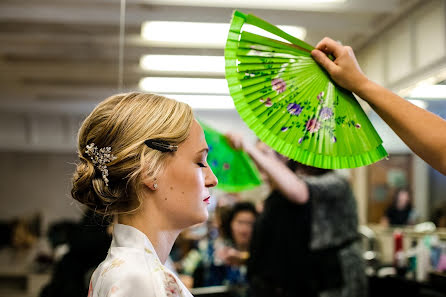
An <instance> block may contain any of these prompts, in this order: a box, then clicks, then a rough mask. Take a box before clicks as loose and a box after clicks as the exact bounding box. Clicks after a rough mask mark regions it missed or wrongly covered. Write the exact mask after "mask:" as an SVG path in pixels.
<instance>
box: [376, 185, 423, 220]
mask: <svg viewBox="0 0 446 297" xmlns="http://www.w3.org/2000/svg"><path fill="white" fill-rule="evenodd" d="M415 219H416V214H415V210H414V209H413V207H412V195H411V194H410V191H409V189H407V188H398V189H396V191H395V194H394V195H393V198H392V204H391V205H390V206H389V207H388V208H387V210H386V213H385V214H384V216H383V218H382V219H381V224H382V225H384V226H389V225H390V226H394V225H395V226H398V225H413V224H415Z"/></svg>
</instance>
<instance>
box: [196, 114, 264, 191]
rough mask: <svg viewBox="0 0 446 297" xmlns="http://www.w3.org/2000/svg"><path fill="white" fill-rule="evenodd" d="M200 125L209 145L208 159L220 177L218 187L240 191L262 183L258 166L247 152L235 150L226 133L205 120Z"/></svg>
mask: <svg viewBox="0 0 446 297" xmlns="http://www.w3.org/2000/svg"><path fill="white" fill-rule="evenodd" d="M200 125H201V127H202V128H203V131H204V135H205V138H206V142H207V144H208V147H209V153H208V158H207V161H208V164H209V166H211V168H212V171H213V172H214V174H215V176H217V178H218V185H217V188H218V189H221V190H223V191H226V192H240V191H245V190H250V189H252V188H254V187H257V186H259V185H260V184H261V183H262V181H261V178H260V174H259V172H258V170H257V168H256V166H255V165H254V163H253V161H252V160H251V159H250V158H249V156H248V155H247V154H246V153H245V152H243V151H238V150H234V149H233V148H232V147H231V146H230V145H229V143H228V141H227V140H226V137H225V136H224V135H222V134H220V133H219V132H217V131H215V130H213V129H212V128H210V127H208V126H206V125H205V124H203V122H200Z"/></svg>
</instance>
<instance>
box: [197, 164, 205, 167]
mask: <svg viewBox="0 0 446 297" xmlns="http://www.w3.org/2000/svg"><path fill="white" fill-rule="evenodd" d="M197 164H198V166H200V167H207V166H206V165H204V164H203V163H197Z"/></svg>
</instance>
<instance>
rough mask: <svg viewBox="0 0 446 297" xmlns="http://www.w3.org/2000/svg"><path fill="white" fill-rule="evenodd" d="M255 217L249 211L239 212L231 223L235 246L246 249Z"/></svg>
mask: <svg viewBox="0 0 446 297" xmlns="http://www.w3.org/2000/svg"><path fill="white" fill-rule="evenodd" d="M255 220H256V217H255V216H254V214H253V213H252V212H250V211H247V210H243V211H239V212H238V213H237V214H236V215H235V216H234V218H233V219H232V221H231V232H232V238H233V239H234V243H235V245H236V246H241V247H247V246H248V245H249V242H250V241H251V234H252V229H253V225H254V222H255Z"/></svg>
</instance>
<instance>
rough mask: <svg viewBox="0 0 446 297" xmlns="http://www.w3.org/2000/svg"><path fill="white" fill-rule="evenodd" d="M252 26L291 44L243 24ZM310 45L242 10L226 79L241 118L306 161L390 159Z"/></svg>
mask: <svg viewBox="0 0 446 297" xmlns="http://www.w3.org/2000/svg"><path fill="white" fill-rule="evenodd" d="M248 24H249V25H250V26H251V28H253V27H258V28H260V29H263V30H264V31H266V32H269V33H271V34H273V35H274V37H275V38H277V39H281V40H283V39H284V40H286V42H283V41H279V40H276V39H272V38H268V37H265V36H262V35H258V34H254V33H251V32H249V31H248V30H249V29H246V30H245V29H244V28H246V27H249V26H247V25H248ZM266 32H265V33H266ZM311 50H313V47H312V46H310V45H308V44H307V43H305V42H303V41H301V40H299V39H297V38H295V37H293V36H291V35H289V34H287V33H285V32H284V31H282V30H281V29H279V28H277V27H276V26H273V25H271V24H269V23H267V22H265V21H263V20H261V19H259V18H257V17H255V16H253V15H245V14H243V13H241V12H239V11H235V12H234V15H233V18H232V22H231V26H230V31H229V35H228V40H227V43H226V48H225V61H226V79H227V81H228V85H229V91H230V94H231V96H232V98H233V100H234V105H235V107H236V109H237V111H238V113H239V114H240V116H241V118H242V119H243V120H244V121H245V122H246V124H247V125H248V126H249V127H250V128H251V129H252V130H253V131H254V133H255V134H256V135H257V136H258V137H259V138H260V140H262V141H263V142H265V143H266V144H267V145H269V146H270V147H272V148H273V149H274V150H276V151H277V152H279V153H281V154H283V155H285V156H287V157H289V158H291V159H293V160H296V161H298V162H300V163H303V164H306V165H310V166H314V167H319V168H328V169H338V168H355V167H360V166H364V165H369V164H372V163H374V162H376V161H379V160H381V159H383V158H384V157H386V156H387V152H386V150H385V149H384V147H383V146H382V140H381V138H380V137H379V135H378V133H377V132H376V130H375V129H374V127H373V126H372V124H371V123H370V121H369V119H368V118H367V116H366V114H365V113H364V111H363V110H362V108H361V106H360V105H359V103H358V102H357V101H356V99H355V98H354V96H353V94H352V93H351V92H348V91H347V90H345V89H342V88H341V87H339V86H337V85H336V84H335V83H334V82H333V81H332V80H331V78H330V77H329V75H328V74H327V73H326V72H325V71H324V70H323V69H322V68H321V67H320V66H319V65H318V64H317V63H316V62H315V61H314V60H313V58H312V57H311V54H310V53H311Z"/></svg>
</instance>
